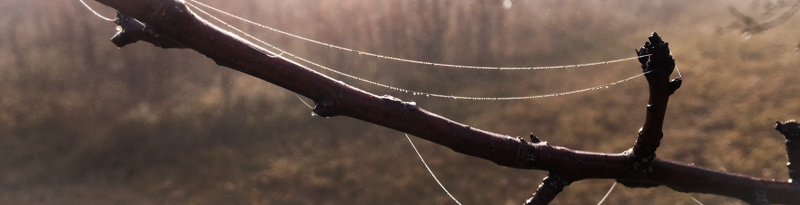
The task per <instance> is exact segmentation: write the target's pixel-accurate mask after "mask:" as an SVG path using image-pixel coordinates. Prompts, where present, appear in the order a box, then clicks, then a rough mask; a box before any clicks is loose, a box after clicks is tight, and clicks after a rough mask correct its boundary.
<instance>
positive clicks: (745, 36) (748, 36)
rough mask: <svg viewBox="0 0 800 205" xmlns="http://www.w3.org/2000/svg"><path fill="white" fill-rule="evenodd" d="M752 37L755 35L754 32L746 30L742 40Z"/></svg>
mask: <svg viewBox="0 0 800 205" xmlns="http://www.w3.org/2000/svg"><path fill="white" fill-rule="evenodd" d="M750 37H753V34H750V32H747V31H745V32H743V33H742V40H745V41H746V40H748V39H750Z"/></svg>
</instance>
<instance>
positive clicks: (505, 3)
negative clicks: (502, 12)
mask: <svg viewBox="0 0 800 205" xmlns="http://www.w3.org/2000/svg"><path fill="white" fill-rule="evenodd" d="M512 5H513V3H511V0H505V1H503V9H510V8H511V6H512Z"/></svg>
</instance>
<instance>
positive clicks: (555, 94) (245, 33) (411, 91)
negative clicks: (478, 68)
mask: <svg viewBox="0 0 800 205" xmlns="http://www.w3.org/2000/svg"><path fill="white" fill-rule="evenodd" d="M186 5H189V6H190V7H192V8H194V9H196V10H197V11H199V12H200V13H203V14H205V15H206V16H208V17H210V18H212V19H214V20H216V21H218V22H220V23H221V24H223V25H225V26H227V27H228V28H230V29H233V30H235V31H237V32H239V33H241V34H242V35H244V36H247V37H248V38H251V39H253V40H255V41H258V42H260V43H262V44H264V45H266V46H268V47H270V48H272V49H274V50H276V51H277V52H275V53H280V54H279V55H281V57H282V58H284V57H283V55H285V56H290V57H293V58H295V59H297V60H300V61H303V62H306V63H308V64H311V65H314V66H317V67H319V68H322V69H325V70H327V71H330V72H333V73H336V74H338V75H342V76H345V77H348V78H352V79H355V80H358V81H361V82H365V83H369V84H372V85H375V86H379V87H383V88H386V89H390V90H395V91H400V92H404V93H411V94H414V95H421V96H425V97H438V98H449V99H462V100H492V101H497V100H526V99H536V98H546V97H555V96H564V95H570V94H576V93H582V92H586V91H593V90H600V89H605V88H609V87H611V86H614V85H617V84H620V83H623V82H626V81H629V80H633V79H635V78H638V77H641V76H643V75H645V74H647V73H649V72H652V71H648V72H645V73H641V74H638V75H635V76H631V77H628V78H625V79H622V80H618V81H615V82H611V83H607V84H604V85H599V86H594V87H589V88H584V89H580V90H572V91H566V92H560V93H552V94H545V95H529V96H517V97H470V96H457V95H444V94H435V93H427V92H419V91H413V90H409V89H405V88H400V87H395V86H391V85H386V84H382V83H378V82H374V81H370V80H367V79H364V78H360V77H357V76H354V75H350V74H347V73H344V72H341V71H338V70H334V69H332V68H329V67H326V66H323V65H320V64H318V63H315V62H313V61H310V60H306V59H305V58H301V57H299V56H296V55H294V54H292V53H289V52H286V51H284V50H283V49H280V48H278V47H276V46H273V45H272V44H269V43H267V42H264V41H262V40H261V39H259V38H256V37H254V36H252V35H250V34H248V33H247V32H244V31H242V30H241V29H239V28H236V27H234V26H233V25H230V24H228V23H227V22H225V21H223V20H221V19H219V18H217V17H216V16H213V15H211V14H209V13H208V12H206V11H204V10H203V9H201V8H199V7H197V6H195V5H194V4H192V3H189V2H186Z"/></svg>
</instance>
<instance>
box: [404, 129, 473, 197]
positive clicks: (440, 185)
mask: <svg viewBox="0 0 800 205" xmlns="http://www.w3.org/2000/svg"><path fill="white" fill-rule="evenodd" d="M406 139H408V143H411V147H413V148H414V152H416V153H417V156H419V160H420V161H422V164H423V165H425V169H428V172H429V173H431V176H432V177H433V180H436V183H437V184H439V187H442V190H444V193H447V196H450V198H451V199H453V201H455V202H456V204H458V205H461V202H458V199H456V197H454V196H453V195H452V194H450V192H449V191H447V189H446V188H444V185H442V182H439V178H436V175H435V174H433V171H431V168H430V167H428V163H425V159H422V155H421V154H419V150H417V146H414V142H412V141H411V137H409V136H408V134H406Z"/></svg>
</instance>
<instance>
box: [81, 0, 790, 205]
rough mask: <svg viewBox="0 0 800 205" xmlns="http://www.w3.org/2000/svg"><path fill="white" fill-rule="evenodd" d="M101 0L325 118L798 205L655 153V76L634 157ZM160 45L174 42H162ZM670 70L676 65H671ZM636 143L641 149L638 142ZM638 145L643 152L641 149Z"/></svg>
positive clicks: (683, 187) (532, 162)
mask: <svg viewBox="0 0 800 205" xmlns="http://www.w3.org/2000/svg"><path fill="white" fill-rule="evenodd" d="M97 1H98V2H100V3H103V4H105V5H108V6H110V7H113V8H115V9H117V10H118V11H119V12H120V13H122V14H125V15H128V16H131V17H133V18H135V19H136V20H138V22H141V23H143V24H144V25H145V28H147V29H150V31H152V32H153V33H154V34H157V36H158V37H159V38H164V39H167V40H168V41H169V42H173V43H175V44H168V45H181V46H185V47H187V48H190V49H193V50H195V51H198V52H200V53H202V54H203V55H206V56H208V57H209V58H211V59H213V60H214V61H215V62H216V63H217V64H219V65H222V66H226V67H229V68H232V69H235V70H238V71H241V72H244V73H247V74H249V75H252V76H254V77H257V78H260V79H263V80H265V81H268V82H271V83H273V84H275V85H278V86H280V87H283V88H286V89H288V90H291V91H293V92H295V93H298V94H300V95H303V96H306V97H308V98H311V99H313V100H314V102H315V103H316V104H317V105H316V107H315V109H314V112H315V113H316V114H318V115H320V116H323V117H333V116H337V115H342V116H349V117H353V118H356V119H359V120H363V121H366V122H370V123H374V124H377V125H381V126H384V127H387V128H390V129H394V130H398V131H401V132H405V133H408V134H412V135H415V136H417V137H420V138H423V139H426V140H429V141H431V142H434V143H437V144H440V145H442V146H446V147H448V148H450V149H452V150H454V151H456V152H459V153H463V154H467V155H470V156H474V157H479V158H482V159H486V160H490V161H492V162H494V163H496V164H498V165H501V166H507V167H513V168H519V169H539V170H547V171H550V173H558V176H559V177H562V178H564V179H567V180H569V181H577V180H581V179H589V178H604V179H621V180H624V181H625V182H627V183H628V184H631V185H636V184H646V185H651V186H655V185H665V186H668V187H670V188H672V189H675V190H677V191H681V192H695V193H709V194H716V195H724V196H730V197H735V198H739V199H742V200H745V201H748V202H751V203H754V202H756V201H758V199H764V198H767V199H769V201H770V202H773V203H787V204H800V186H798V185H797V184H790V183H786V182H778V181H775V180H765V179H757V178H753V177H748V176H742V175H736V174H729V173H724V172H718V171H713V170H708V169H704V168H700V167H695V166H691V165H686V164H681V163H677V162H672V161H668V160H662V159H657V158H655V148H656V147H658V145H659V139H660V136H661V124H662V123H663V118H664V116H663V110H665V109H666V102H667V98H668V95H667V96H666V97H665V96H663V94H654V89H656V92H660V93H663V92H664V91H665V90H668V89H665V88H664V86H667V88H669V85H672V84H664V85H662V84H660V83H659V84H656V85H654V84H653V83H650V86H651V99H650V104H651V105H652V106H654V107H655V108H656V109H658V110H657V111H658V112H648V117H647V120H646V121H645V125H644V126H643V129H642V132H641V133H642V134H641V135H639V139H638V140H637V143H636V145H635V146H634V149H633V156H634V157H631V156H630V155H629V154H605V153H592V152H583V151H575V150H570V149H567V148H563V147H557V146H551V145H548V144H547V143H546V142H534V143H531V142H526V141H524V140H523V139H522V138H512V137H509V136H508V135H502V134H497V133H492V132H488V131H484V130H480V129H477V128H473V127H470V126H467V125H464V124H460V123H458V122H455V121H452V120H449V119H446V118H443V117H441V116H439V115H436V114H434V113H431V112H428V111H426V110H424V109H422V108H420V107H418V106H416V104H414V103H410V102H404V101H402V100H400V99H398V98H395V97H391V96H388V95H384V96H377V95H374V94H371V93H368V92H365V91H362V90H360V89H358V88H355V87H352V86H349V85H347V84H344V83H342V82H340V81H337V80H335V79H332V78H330V77H328V76H325V75H322V74H320V73H318V72H316V71H313V70H311V69H308V68H306V67H304V66H302V65H299V64H297V63H295V62H293V61H291V60H289V59H286V58H283V57H280V56H278V55H275V54H274V53H271V52H270V51H267V50H265V49H263V48H260V47H258V46H256V45H255V44H253V43H250V42H248V41H246V40H244V39H242V38H240V37H238V36H235V35H233V34H230V33H229V32H226V31H223V30H222V29H219V28H216V27H214V26H212V25H210V24H208V23H206V22H205V21H204V20H202V19H200V18H198V17H197V16H195V15H194V14H193V13H192V12H191V11H190V10H189V9H188V8H187V7H186V6H185V5H184V4H183V3H182V2H181V1H172V0H97ZM123 26H124V25H123ZM130 33H136V32H130ZM121 35H123V36H122V37H120V38H126V37H125V36H124V33H123V34H121ZM140 40H142V39H140ZM659 40H660V39H659ZM653 41H654V40H653V39H651V42H653ZM654 43H655V42H654ZM154 45H156V46H165V47H168V46H166V45H164V44H160V43H156V44H154ZM659 45H660V44H659ZM176 47H180V46H176ZM664 47H666V44H664ZM653 49H655V50H652V51H650V52H652V54H654V55H653V56H651V58H650V59H649V60H650V61H651V62H659V61H660V60H659V57H658V56H660V54H659V55H656V54H657V53H658V52H660V51H659V50H658V49H656V47H653ZM640 52H641V50H640ZM667 55H668V53H667ZM669 59H670V60H671V57H670V58H669ZM662 60H665V59H662ZM662 62H663V61H662ZM646 70H647V69H646ZM669 70H670V72H671V68H669ZM657 73H658V72H654V73H653V74H648V77H647V78H648V82H651V78H653V77H654V76H659V77H656V78H658V79H659V82H660V81H661V80H660V79H661V77H663V76H667V77H668V74H663V76H662V75H657ZM673 86H674V85H673ZM654 87H655V88H654ZM648 122H651V123H648ZM650 124H652V125H653V126H650ZM648 127H652V129H650V128H648ZM645 128H648V129H645ZM656 136H658V137H656ZM637 145H638V146H639V147H640V148H636V146H637ZM637 149H639V150H643V151H642V152H640V151H636V150H637ZM650 152H652V157H642V158H639V159H638V161H639V162H642V159H648V161H649V162H652V163H650V164H649V165H647V166H645V167H648V168H647V169H646V170H647V172H644V173H643V172H631V169H632V166H631V165H632V164H633V162H634V160H632V159H635V158H636V157H635V156H648V154H649V153H650ZM651 159H652V160H651ZM545 182H547V180H545ZM556 193H557V192H556ZM553 196H555V194H553ZM764 196H766V197H764Z"/></svg>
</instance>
